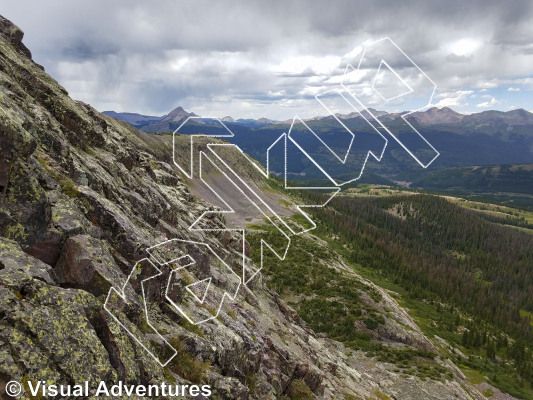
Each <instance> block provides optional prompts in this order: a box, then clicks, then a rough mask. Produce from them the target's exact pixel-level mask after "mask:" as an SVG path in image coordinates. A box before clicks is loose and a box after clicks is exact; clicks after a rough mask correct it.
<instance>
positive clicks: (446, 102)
mask: <svg viewBox="0 0 533 400" xmlns="http://www.w3.org/2000/svg"><path fill="white" fill-rule="evenodd" d="M473 93H474V91H473V90H458V91H456V92H446V93H439V94H437V95H436V96H435V99H440V100H439V101H438V102H437V103H435V104H433V106H435V107H439V108H440V107H464V106H466V105H468V103H467V102H466V99H467V97H469V96H470V95H472V94H473Z"/></svg>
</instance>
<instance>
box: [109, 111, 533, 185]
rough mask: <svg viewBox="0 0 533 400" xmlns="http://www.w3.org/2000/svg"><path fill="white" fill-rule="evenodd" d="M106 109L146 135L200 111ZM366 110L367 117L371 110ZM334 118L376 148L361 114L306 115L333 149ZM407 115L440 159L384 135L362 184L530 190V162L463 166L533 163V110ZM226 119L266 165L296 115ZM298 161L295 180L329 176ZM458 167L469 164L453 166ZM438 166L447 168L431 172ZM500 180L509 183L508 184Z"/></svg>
mask: <svg viewBox="0 0 533 400" xmlns="http://www.w3.org/2000/svg"><path fill="white" fill-rule="evenodd" d="M370 112H371V113H372V114H374V115H376V116H378V118H379V119H380V121H381V122H382V123H383V124H385V125H386V126H387V127H388V128H389V129H390V130H391V131H393V132H395V135H397V136H398V137H399V138H400V139H401V140H405V139H404V138H408V137H409V133H408V130H409V128H408V127H407V126H406V125H405V122H404V121H403V119H402V118H401V117H402V115H404V114H405V113H387V112H384V111H376V110H373V109H370ZM104 113H105V114H107V115H109V116H112V117H114V118H117V119H120V120H122V121H124V122H127V123H129V124H131V125H133V126H135V127H137V128H139V129H141V130H143V131H145V132H172V131H174V130H176V129H177V128H178V127H179V126H180V125H181V124H182V123H183V121H184V120H185V119H186V118H187V117H190V116H197V115H196V114H194V113H191V112H187V111H185V110H184V109H183V108H182V107H178V108H176V109H174V110H172V111H171V112H170V113H169V114H167V115H165V116H162V117H153V116H147V115H140V114H132V113H115V112H112V111H107V112H104ZM365 114H366V115H365ZM363 115H364V116H365V117H366V118H368V117H369V115H368V112H366V111H365V112H363ZM336 119H340V120H342V122H343V124H344V125H345V126H346V127H348V128H349V129H350V130H351V131H352V132H353V133H354V135H355V137H356V138H357V142H354V143H357V146H358V147H357V149H359V150H363V151H366V150H365V149H370V148H372V143H373V140H375V139H376V137H377V136H378V135H376V134H375V133H372V132H373V130H372V129H371V128H370V127H369V125H368V123H367V122H366V120H365V119H364V118H363V117H362V116H361V115H360V114H358V113H351V114H347V115H336V118H335V117H333V116H331V115H330V116H321V117H315V118H310V119H307V120H306V124H307V125H308V126H309V127H310V128H311V129H313V131H315V132H317V134H320V135H323V137H325V138H327V141H328V145H329V146H330V147H331V148H332V149H342V148H344V147H345V146H346V143H345V142H343V137H344V138H346V131H345V130H344V128H342V126H341V125H340V124H339V123H338V122H337V120H336ZM407 119H408V120H409V122H410V123H411V124H412V125H413V126H415V127H416V128H417V129H418V131H419V132H420V133H421V134H422V135H423V136H424V138H426V139H427V140H428V141H429V142H430V143H431V144H432V145H433V146H434V147H435V148H436V149H437V150H438V151H439V153H440V156H439V157H438V158H437V159H436V160H435V162H433V163H432V164H431V165H430V166H429V168H428V169H427V170H424V169H422V168H420V166H419V165H418V164H416V163H415V162H414V161H413V160H412V159H411V157H409V155H408V153H407V152H406V151H405V150H404V149H403V148H402V147H401V146H400V145H399V144H398V143H397V142H396V141H395V140H394V139H392V138H391V137H390V136H388V135H386V137H387V138H388V139H389V142H388V145H387V149H386V151H385V154H384V157H383V159H382V160H381V162H377V161H375V160H374V159H373V158H370V159H369V160H368V163H367V165H366V168H365V173H364V175H363V177H362V178H361V180H360V181H362V182H368V183H379V184H383V183H388V184H394V182H401V183H400V184H408V185H409V184H412V187H422V188H427V189H432V190H433V189H439V190H440V189H446V188H458V187H463V188H466V190H467V191H472V190H474V189H476V191H485V190H493V191H496V190H498V191H503V190H504V189H505V188H511V187H514V188H515V189H514V190H513V192H515V193H528V194H529V193H530V191H531V190H530V189H528V188H527V187H526V186H528V185H531V183H532V181H531V179H532V178H531V172H530V169H529V167H528V168H527V170H526V169H512V168H511V169H509V168H504V169H502V171H507V172H506V173H505V174H502V173H497V174H496V173H494V172H493V171H495V170H494V169H490V170H484V169H464V167H473V166H488V165H491V166H493V165H517V164H533V113H530V112H528V111H526V110H523V109H518V110H512V111H507V112H503V111H494V110H491V111H483V112H480V113H475V114H469V115H464V114H460V113H458V112H456V111H454V110H452V109H451V108H448V107H444V108H436V107H433V108H430V109H428V110H426V111H421V112H415V113H412V114H410V115H409V116H408V117H407ZM221 120H222V121H223V122H224V123H225V124H226V125H227V127H228V128H230V129H231V130H232V132H233V133H234V137H232V138H226V140H228V141H230V142H231V143H234V144H237V145H239V146H240V147H241V149H243V150H244V151H245V152H246V153H248V154H250V155H251V156H252V157H254V158H256V159H258V160H259V161H260V162H262V163H263V164H266V153H267V149H268V148H269V147H270V146H271V145H272V143H273V142H274V141H276V139H277V138H279V136H280V135H281V134H282V133H284V132H288V130H289V127H290V124H291V122H292V120H287V121H275V120H271V119H267V118H261V119H257V120H255V119H235V118H233V117H231V116H227V117H224V118H221ZM214 122H215V121H214V120H213V119H210V118H200V119H197V120H195V123H193V124H189V125H187V127H184V128H183V129H182V130H181V131H180V132H181V133H185V134H187V133H197V132H198V131H199V129H198V128H199V127H200V126H201V128H202V129H203V130H205V131H206V132H209V133H210V134H214V133H216V132H217V130H220V129H223V128H221V127H220V125H219V124H215V123H214ZM224 133H225V132H224ZM344 140H345V139H344ZM374 144H375V142H374ZM316 150H317V151H318V152H319V153H320V151H322V150H320V149H319V148H318V147H317V148H316ZM317 154H318V153H317ZM270 156H271V160H274V162H271V163H270V165H284V161H283V157H284V153H283V152H276V150H275V149H273V150H272V151H271V152H270ZM298 158H299V157H292V159H291V162H293V164H294V165H295V167H294V168H295V171H294V172H293V173H291V176H292V177H293V178H295V179H296V178H297V179H300V180H304V181H317V180H320V179H324V175H323V174H322V173H321V172H320V171H318V169H317V168H316V167H315V166H314V165H312V163H310V162H309V160H307V159H305V157H304V156H301V157H300V159H298ZM325 164H326V167H327V168H329V169H330V171H336V172H337V173H339V174H340V173H341V172H340V171H341V170H342V168H344V165H338V163H336V162H335V160H334V159H333V158H331V163H330V165H328V161H327V160H326V162H325ZM450 168H451V169H450ZM454 168H463V169H458V170H454ZM444 169H445V170H444ZM436 170H443V172H442V173H433V172H432V171H436ZM497 170H498V171H500V169H497ZM470 171H474V172H470ZM483 171H485V172H483ZM486 171H491V173H487V172H486ZM272 172H274V173H280V172H281V171H272ZM483 176H484V177H485V178H483ZM478 178H479V179H478ZM481 178H483V179H481ZM502 179H503V180H504V181H505V182H503V183H502V182H501V180H502ZM496 180H498V182H496ZM493 181H494V182H493ZM474 186H475V187H476V188H474Z"/></svg>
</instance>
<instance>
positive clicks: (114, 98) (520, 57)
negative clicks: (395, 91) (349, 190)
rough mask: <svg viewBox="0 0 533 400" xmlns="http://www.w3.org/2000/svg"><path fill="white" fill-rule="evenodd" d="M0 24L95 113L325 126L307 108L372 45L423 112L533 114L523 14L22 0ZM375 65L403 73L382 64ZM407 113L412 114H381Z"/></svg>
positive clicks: (530, 11)
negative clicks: (415, 83) (383, 43)
mask: <svg viewBox="0 0 533 400" xmlns="http://www.w3.org/2000/svg"><path fill="white" fill-rule="evenodd" d="M0 13H1V14H2V15H4V16H5V17H6V18H9V19H10V20H12V21H13V22H14V23H15V24H17V25H18V26H19V27H20V28H22V29H23V30H24V32H25V38H24V42H25V44H26V45H27V46H28V47H29V48H30V50H31V51H32V53H33V56H34V59H35V60H36V61H37V62H38V63H40V64H42V65H43V66H44V67H45V68H46V70H47V71H48V73H50V74H51V75H52V76H53V77H54V78H55V79H57V80H58V81H59V82H60V83H61V84H62V85H63V86H64V87H65V88H66V89H67V90H68V91H69V93H70V95H71V96H72V97H74V98H75V99H78V100H83V101H85V102H87V103H90V104H91V105H93V106H94V107H96V108H97V109H99V110H100V111H104V110H115V111H130V112H138V113H143V114H149V115H163V114H166V113H167V112H168V111H170V110H171V109H173V108H174V107H176V106H178V105H180V106H183V107H184V108H185V109H186V110H188V111H193V112H195V113H197V114H199V115H202V116H218V117H223V116H226V115H231V116H233V117H235V118H259V117H269V118H275V119H288V118H292V117H293V116H294V115H295V114H298V115H299V116H301V117H305V118H307V117H312V116H316V115H324V114H325V112H324V110H323V109H322V108H321V106H320V104H319V103H318V102H317V101H316V100H315V98H314V95H315V94H320V93H321V92H323V91H326V90H331V89H332V88H335V87H339V82H340V81H341V80H340V79H339V77H342V75H343V73H344V71H345V68H346V66H347V65H348V64H349V65H353V66H355V67H356V68H357V65H358V62H359V60H360V59H361V55H362V49H363V48H364V47H365V46H369V45H371V44H372V43H373V42H375V41H376V40H379V39H382V38H384V37H389V38H390V39H391V40H392V41H393V42H394V43H395V44H396V45H397V46H398V47H399V48H401V50H402V51H403V52H405V54H406V55H407V56H408V57H410V59H411V60H412V61H413V62H414V63H415V64H416V66H418V67H419V68H420V70H421V71H423V72H424V73H425V74H426V75H427V77H429V78H430V79H431V81H433V82H434V83H435V84H436V86H437V91H436V92H435V95H434V97H433V99H432V104H433V105H437V106H449V107H451V108H453V109H455V110H457V111H460V112H479V111H483V110H488V109H497V110H504V111H507V110H510V109H513V108H524V109H526V110H529V111H532V110H533V99H532V93H533V92H532V90H533V24H532V23H531V21H532V20H533V2H532V1H530V0H523V1H522V0H516V1H509V2H505V1H501V0H499V1H491V0H476V1H464V0H462V1H451V0H446V1H376V0H374V1H353V0H346V1H330V2H326V1H272V0H271V1H262V2H259V1H240V2H237V1H179V0H161V1H152V2H148V1H138V0H133V1H109V0H107V1H101V0H95V1H91V2H89V1H85V2H81V1H69V0H49V1H36V0H32V1H11V2H4V4H3V6H2V10H1V11H0ZM367 48H368V47H367ZM365 54H370V53H369V52H365ZM381 56H382V57H383V59H385V58H386V57H387V55H381ZM388 65H389V69H390V70H391V71H393V72H397V73H398V74H399V75H398V76H399V77H403V75H402V71H407V72H408V73H409V71H411V73H412V72H413V67H412V65H406V62H405V60H404V61H402V60H400V59H398V58H395V57H394V56H390V60H389V62H388ZM419 100H420V99H419ZM428 100H429V99H428ZM426 103H427V101H426ZM413 104H415V106H416V107H418V106H419V105H420V104H422V103H420V101H418V102H414V103H413V102H411V103H410V102H409V101H405V102H404V101H403V98H402V99H397V100H396V101H394V102H392V103H388V104H387V105H386V107H385V108H387V107H388V111H392V110H398V111H400V110H407V109H412V107H415V106H413ZM378 108H379V107H378Z"/></svg>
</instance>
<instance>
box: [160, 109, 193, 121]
mask: <svg viewBox="0 0 533 400" xmlns="http://www.w3.org/2000/svg"><path fill="white" fill-rule="evenodd" d="M189 117H198V115H196V114H195V113H189V112H187V111H185V110H184V109H183V107H181V106H178V107H176V108H175V109H173V110H172V111H171V112H169V113H168V114H167V116H166V117H165V118H163V120H162V121H161V122H179V121H183V120H184V119H187V118H189Z"/></svg>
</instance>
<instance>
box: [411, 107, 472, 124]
mask: <svg viewBox="0 0 533 400" xmlns="http://www.w3.org/2000/svg"><path fill="white" fill-rule="evenodd" d="M409 117H410V118H414V119H415V120H416V121H417V122H418V123H420V124H424V125H433V124H454V123H459V122H461V120H462V119H463V118H464V115H463V114H460V113H458V112H457V111H454V110H452V109H451V108H450V107H442V108H438V107H431V108H429V109H428V110H426V111H417V112H414V113H412V114H411V115H410V116H409Z"/></svg>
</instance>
